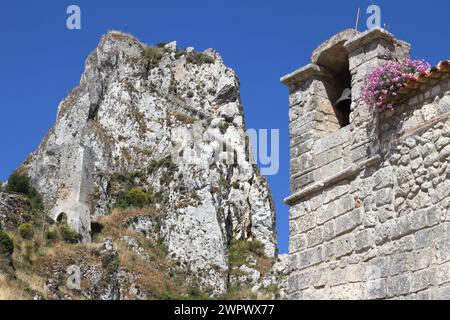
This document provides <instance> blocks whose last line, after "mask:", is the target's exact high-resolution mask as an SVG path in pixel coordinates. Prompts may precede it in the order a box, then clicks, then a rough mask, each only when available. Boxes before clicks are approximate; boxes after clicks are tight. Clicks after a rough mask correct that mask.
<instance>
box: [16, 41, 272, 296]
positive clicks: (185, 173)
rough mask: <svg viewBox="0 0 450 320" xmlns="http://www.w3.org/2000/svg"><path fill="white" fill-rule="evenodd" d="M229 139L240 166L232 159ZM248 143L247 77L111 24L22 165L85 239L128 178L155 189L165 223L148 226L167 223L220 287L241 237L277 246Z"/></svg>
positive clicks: (184, 259)
mask: <svg viewBox="0 0 450 320" xmlns="http://www.w3.org/2000/svg"><path fill="white" fill-rule="evenodd" d="M193 132H195V134H193ZM198 137H200V138H198ZM222 143H226V146H227V151H228V156H229V157H231V159H234V161H233V164H224V162H223V161H221V160H220V153H221V151H222V150H221V148H222V147H223V146H222ZM248 151H249V143H248V139H247V136H246V133H245V127H244V118H243V113H242V106H241V102H240V92H239V81H238V79H237V77H236V75H235V73H234V72H233V70H231V69H229V68H227V67H226V66H225V65H224V64H223V61H222V59H221V57H220V56H219V55H218V54H217V53H216V52H215V51H213V50H207V51H205V52H204V53H202V54H199V53H196V52H193V51H192V49H187V50H185V51H184V50H183V51H181V50H177V49H176V48H175V45H174V44H173V43H172V44H170V45H166V47H165V48H149V47H147V46H145V45H143V44H142V43H140V42H139V41H138V40H136V39H135V38H133V37H132V36H130V35H126V34H123V33H119V32H110V33H108V34H107V35H105V36H104V37H103V38H102V40H101V42H100V44H99V46H98V47H97V49H95V50H94V51H93V52H92V53H91V54H90V56H89V58H88V59H87V62H86V69H85V71H84V74H83V76H82V79H81V82H80V85H79V86H78V87H77V88H76V89H74V90H73V91H72V92H71V93H70V94H69V96H68V97H67V98H66V99H65V100H64V101H63V102H62V103H61V104H60V106H59V109H58V116H57V120H56V123H55V125H54V126H53V127H52V129H51V130H50V131H49V133H48V134H47V136H46V137H45V139H44V140H43V141H42V143H41V145H40V146H39V148H38V150H37V151H36V152H34V153H33V154H32V155H31V156H30V157H29V159H28V160H27V161H26V162H25V163H24V165H23V166H22V169H23V170H24V171H26V172H27V173H28V174H29V176H30V177H31V179H32V182H33V184H34V185H35V186H36V187H37V189H38V190H39V191H40V192H41V193H42V194H43V196H44V202H45V204H46V207H47V209H48V211H49V214H50V215H51V217H52V218H53V219H55V220H56V219H59V218H61V217H63V216H65V217H67V219H68V222H69V225H70V226H71V227H72V228H74V229H76V230H77V231H78V232H79V233H80V234H81V235H82V236H83V240H84V242H90V240H91V235H90V231H91V230H90V221H91V219H92V217H94V216H99V215H106V214H109V213H110V211H111V208H112V207H113V206H114V203H115V201H116V198H117V190H118V189H120V186H123V185H124V180H127V181H128V182H127V183H128V184H130V183H131V184H133V185H138V186H139V187H141V188H142V189H143V190H150V189H151V190H153V191H154V195H155V199H156V200H155V206H156V207H157V208H158V210H159V211H160V214H161V216H160V217H159V218H158V223H157V225H158V228H155V225H156V223H152V222H151V221H150V222H148V221H147V222H146V223H144V226H142V225H141V226H139V222H137V226H138V227H137V228H138V229H139V228H141V229H142V228H144V229H145V228H147V229H146V233H147V234H149V236H151V234H152V233H155V232H159V233H160V236H161V237H162V238H163V239H164V242H165V244H166V245H167V247H168V249H169V252H170V253H171V255H172V256H173V257H174V258H176V259H178V260H179V261H180V262H181V263H182V264H183V265H184V266H185V267H186V268H189V269H190V270H192V271H194V272H197V273H198V274H201V275H202V276H201V279H200V282H201V283H200V285H201V286H203V287H210V288H212V289H213V290H214V292H216V293H219V292H223V291H224V290H225V289H226V284H227V270H228V260H227V259H228V258H227V244H228V242H229V241H230V239H232V238H238V239H253V240H259V241H260V242H262V243H263V244H264V248H265V253H266V254H267V255H268V256H269V257H273V256H275V255H276V231H275V215H274V207H273V203H272V199H271V195H270V192H269V189H268V186H267V183H266V181H265V179H264V178H263V177H261V176H260V175H259V173H258V171H257V169H256V168H255V166H253V165H252V163H251V161H249V159H251V157H249V152H248ZM222 155H223V154H222ZM130 181H131V182H130Z"/></svg>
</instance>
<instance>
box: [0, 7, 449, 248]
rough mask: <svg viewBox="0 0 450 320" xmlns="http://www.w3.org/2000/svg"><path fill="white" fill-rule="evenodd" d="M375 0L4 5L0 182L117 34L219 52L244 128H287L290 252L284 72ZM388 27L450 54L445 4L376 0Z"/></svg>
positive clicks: (422, 53) (284, 219)
mask: <svg viewBox="0 0 450 320" xmlns="http://www.w3.org/2000/svg"><path fill="white" fill-rule="evenodd" d="M371 3H372V1H358V0H351V1H331V0H329V1H328V0H327V1H324V0H322V1H293V0H290V1H288V0H277V1H274V0H273V1H262V0H260V1H249V0H245V1H244V0H227V1H215V0H201V1H195V0H191V1H174V0H172V1H162V0H160V1H154V0H141V1H138V0H127V1H116V0H109V1H100V0H95V1H92V0H90V1H87V0H73V1H65V0H58V1H55V0H52V1H50V0H39V1H23V0H14V1H12V0H2V1H0V35H1V48H0V72H1V76H0V106H1V113H0V120H1V124H0V150H1V156H0V159H1V160H0V180H5V179H6V178H7V177H8V175H9V174H10V173H11V171H12V170H14V168H16V167H17V166H18V165H19V164H20V163H21V162H22V161H23V160H24V159H25V158H26V157H27V155H28V154H29V153H30V152H31V151H33V150H34V149H35V148H36V147H37V146H38V144H39V142H40V140H41V139H42V138H43V136H44V135H45V133H46V132H47V130H48V129H49V128H50V126H51V125H52V123H53V122H54V120H55V116H56V109H57V105H58V103H59V102H60V101H61V100H62V99H63V98H64V97H65V96H66V94H67V93H68V92H69V91H70V90H71V89H72V88H73V87H75V86H76V85H77V83H78V82H79V79H80V76H81V73H82V71H83V64H84V60H85V59H86V57H87V55H88V54H89V52H90V51H91V50H93V49H94V48H95V47H96V45H97V43H98V41H99V39H100V37H101V35H102V34H104V33H105V32H106V31H108V30H110V29H118V30H122V31H128V32H130V33H132V34H133V35H135V36H136V37H138V38H139V39H140V40H142V41H144V42H146V43H149V44H154V43H159V42H163V41H172V40H177V41H178V43H179V46H180V47H186V46H190V45H192V46H194V47H195V48H196V49H198V50H203V49H206V48H210V47H212V48H215V49H217V50H218V51H219V52H220V53H221V55H222V56H223V58H224V60H225V63H226V64H227V65H229V66H231V67H232V68H234V69H235V70H236V72H237V74H238V75H239V78H240V80H241V84H242V88H241V89H242V98H243V102H244V108H245V116H246V122H247V126H248V127H250V128H256V129H257V128H278V129H280V130H281V169H280V173H279V174H278V175H276V176H272V177H269V178H268V179H269V183H270V187H271V189H272V192H273V195H274V197H275V202H276V206H277V215H278V231H279V240H280V251H281V252H286V251H287V248H288V229H289V228H288V207H287V206H285V205H284V204H283V201H282V200H283V198H285V197H286V196H288V195H289V132H288V128H289V126H288V91H287V88H285V87H284V86H283V85H281V84H280V83H279V78H280V76H282V75H284V74H286V73H288V72H291V71H293V70H295V69H297V68H298V67H301V66H303V65H305V64H306V63H308V61H309V57H310V54H311V52H312V51H313V49H314V48H315V47H316V46H317V45H319V44H320V43H322V42H323V41H324V40H326V39H328V38H329V37H330V36H332V35H333V34H335V33H337V32H338V31H341V30H343V29H346V28H349V27H353V26H354V24H355V15H356V10H357V8H358V7H361V8H362V9H363V16H362V23H361V27H360V28H362V27H363V25H364V22H365V18H366V15H365V14H364V11H365V9H366V8H367V6H368V5H370V4H371ZM373 3H375V4H378V5H380V6H381V8H382V20H383V23H388V24H389V29H390V31H391V32H392V33H394V34H395V35H396V36H397V38H400V39H403V40H406V41H408V42H410V43H412V45H413V50H412V54H413V57H415V58H425V59H427V60H429V61H430V62H431V63H432V64H434V63H436V62H438V61H439V60H442V59H448V58H450V42H449V41H448V34H449V31H450V30H449V29H450V27H449V22H448V12H449V10H450V3H449V2H448V0H431V1H427V2H424V1H411V0H410V1H405V0H402V1H373ZM70 4H77V5H79V6H80V7H81V10H82V30H81V31H69V30H67V29H66V18H67V15H66V8H67V7H68V6H69V5H70Z"/></svg>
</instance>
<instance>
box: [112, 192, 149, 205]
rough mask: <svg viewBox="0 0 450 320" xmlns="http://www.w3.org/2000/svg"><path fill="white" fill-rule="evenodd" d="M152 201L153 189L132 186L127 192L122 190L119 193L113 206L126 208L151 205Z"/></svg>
mask: <svg viewBox="0 0 450 320" xmlns="http://www.w3.org/2000/svg"><path fill="white" fill-rule="evenodd" d="M152 202H153V191H152V190H150V191H148V192H145V191H143V190H142V189H140V188H133V189H131V190H130V191H128V192H122V193H120V194H119V196H118V198H117V201H116V204H115V207H116V208H121V209H126V208H132V207H134V208H144V207H147V206H149V205H151V204H152Z"/></svg>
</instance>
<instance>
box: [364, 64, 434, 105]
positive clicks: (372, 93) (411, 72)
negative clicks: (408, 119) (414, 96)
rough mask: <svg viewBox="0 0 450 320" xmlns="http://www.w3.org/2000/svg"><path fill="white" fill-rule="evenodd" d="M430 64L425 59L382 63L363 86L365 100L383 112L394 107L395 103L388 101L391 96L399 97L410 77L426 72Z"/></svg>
mask: <svg viewBox="0 0 450 320" xmlns="http://www.w3.org/2000/svg"><path fill="white" fill-rule="evenodd" d="M429 68H430V64H429V63H427V62H425V61H423V60H405V61H401V62H396V61H390V62H387V63H385V64H383V65H380V66H379V67H377V68H376V69H375V70H373V71H372V73H370V74H369V76H368V77H367V78H366V79H365V81H364V83H363V86H362V88H361V90H362V92H361V94H362V97H363V101H364V102H365V103H366V104H367V105H368V106H372V107H376V108H377V111H379V112H381V111H383V110H384V109H393V108H395V105H393V104H392V103H389V102H388V99H389V98H392V97H397V96H398V90H399V89H400V88H401V87H402V86H403V84H405V83H406V82H407V81H408V80H409V79H411V78H415V77H416V76H418V74H420V73H423V72H426V71H427V70H428V69H429Z"/></svg>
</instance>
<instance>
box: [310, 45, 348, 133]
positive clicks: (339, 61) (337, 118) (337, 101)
mask: <svg viewBox="0 0 450 320" xmlns="http://www.w3.org/2000/svg"><path fill="white" fill-rule="evenodd" d="M317 63H318V64H319V65H320V66H321V67H322V68H324V69H325V70H327V71H328V73H329V74H330V75H331V79H329V80H328V81H327V83H326V85H325V86H326V90H327V95H328V100H329V103H330V104H331V106H332V110H333V113H334V115H331V114H329V115H328V118H329V119H330V122H331V123H335V122H337V123H338V124H339V127H341V128H342V127H346V126H348V125H349V124H350V113H351V112H352V110H351V104H352V99H351V96H352V77H351V74H350V70H349V69H350V67H349V57H348V52H347V50H346V49H345V48H344V46H343V45H342V44H338V45H336V46H334V47H332V48H330V49H328V50H327V51H325V52H322V54H321V55H320V57H319V59H318V61H317ZM333 116H334V119H333Z"/></svg>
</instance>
